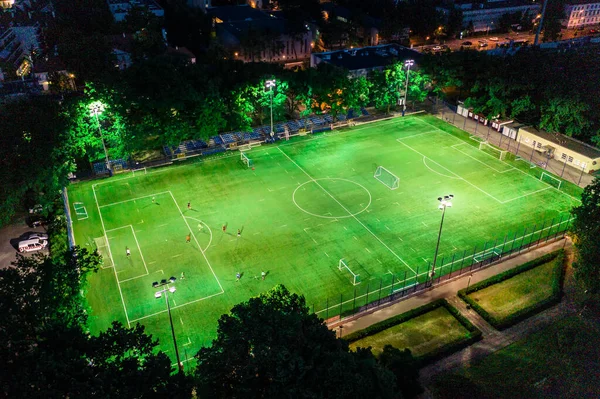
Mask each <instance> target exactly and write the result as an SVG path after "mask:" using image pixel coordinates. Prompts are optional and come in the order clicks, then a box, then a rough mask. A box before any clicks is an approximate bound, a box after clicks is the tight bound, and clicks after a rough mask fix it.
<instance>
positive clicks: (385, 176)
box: [373, 166, 400, 190]
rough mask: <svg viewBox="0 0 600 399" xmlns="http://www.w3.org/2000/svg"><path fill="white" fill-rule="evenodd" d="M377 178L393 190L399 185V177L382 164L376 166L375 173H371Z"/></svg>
mask: <svg viewBox="0 0 600 399" xmlns="http://www.w3.org/2000/svg"><path fill="white" fill-rule="evenodd" d="M373 177H375V178H376V179H377V180H379V181H380V182H381V183H383V184H384V185H385V186H386V187H387V188H389V189H390V190H395V189H397V188H398V187H400V179H399V178H398V176H396V175H395V174H393V173H392V172H390V171H389V170H387V169H386V168H384V167H383V166H378V167H377V170H375V175H373Z"/></svg>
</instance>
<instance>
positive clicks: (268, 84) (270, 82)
mask: <svg viewBox="0 0 600 399" xmlns="http://www.w3.org/2000/svg"><path fill="white" fill-rule="evenodd" d="M276 83H277V81H276V80H275V79H269V80H267V81H266V82H265V87H266V88H267V89H269V92H270V93H271V138H273V136H275V130H273V88H274V87H275V84H276Z"/></svg>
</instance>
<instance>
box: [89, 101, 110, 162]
mask: <svg viewBox="0 0 600 399" xmlns="http://www.w3.org/2000/svg"><path fill="white" fill-rule="evenodd" d="M89 108H90V114H91V115H93V116H95V117H96V122H97V123H98V131H99V132H100V140H102V148H104V156H105V157H106V168H107V169H108V171H109V173H110V163H109V160H108V151H107V150H106V144H105V143H104V135H103V134H102V128H101V126H100V119H98V115H100V114H101V113H103V112H104V109H105V107H104V104H102V103H101V102H100V101H94V102H93V103H91V104H90V105H89Z"/></svg>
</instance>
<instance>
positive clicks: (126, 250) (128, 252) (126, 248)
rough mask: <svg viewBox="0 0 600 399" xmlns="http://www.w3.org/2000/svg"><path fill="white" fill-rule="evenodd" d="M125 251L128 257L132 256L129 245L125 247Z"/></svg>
mask: <svg viewBox="0 0 600 399" xmlns="http://www.w3.org/2000/svg"><path fill="white" fill-rule="evenodd" d="M125 253H126V254H127V257H130V256H131V251H130V250H129V247H125Z"/></svg>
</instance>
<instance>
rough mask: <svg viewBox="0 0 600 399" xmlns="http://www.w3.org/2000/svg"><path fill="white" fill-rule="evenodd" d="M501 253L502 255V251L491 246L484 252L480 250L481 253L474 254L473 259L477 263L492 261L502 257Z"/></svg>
mask: <svg viewBox="0 0 600 399" xmlns="http://www.w3.org/2000/svg"><path fill="white" fill-rule="evenodd" d="M500 255H501V253H500V252H498V250H497V249H496V248H490V249H488V250H485V251H483V252H480V253H478V254H476V255H474V256H473V260H474V261H475V262H476V263H479V262H483V261H486V260H488V261H490V262H491V261H494V260H496V259H498V258H500Z"/></svg>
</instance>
